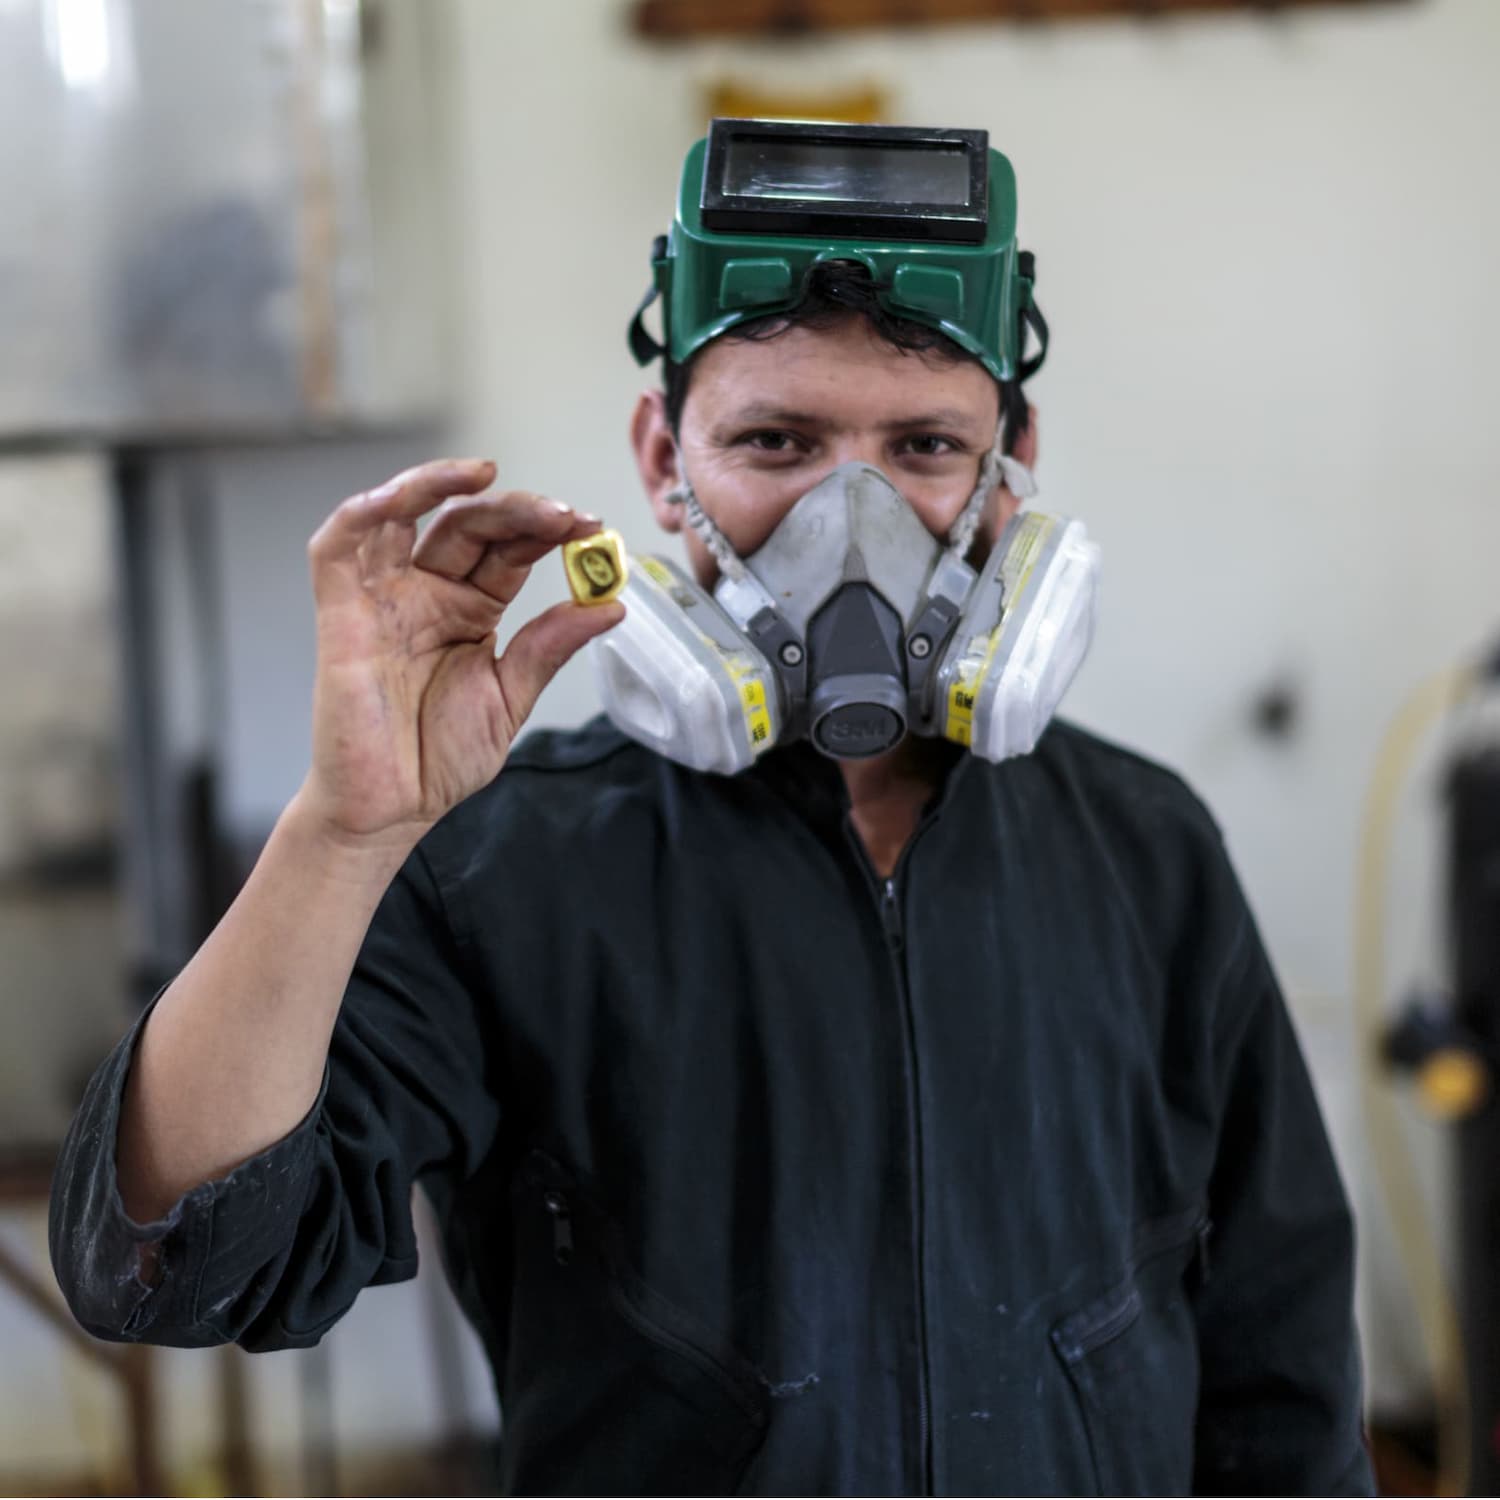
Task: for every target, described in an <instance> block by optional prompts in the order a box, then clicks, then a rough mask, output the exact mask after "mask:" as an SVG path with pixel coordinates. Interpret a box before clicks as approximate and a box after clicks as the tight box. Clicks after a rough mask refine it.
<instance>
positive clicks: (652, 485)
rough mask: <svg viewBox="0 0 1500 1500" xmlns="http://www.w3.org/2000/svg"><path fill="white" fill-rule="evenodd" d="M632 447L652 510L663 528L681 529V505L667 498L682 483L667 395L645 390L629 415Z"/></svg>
mask: <svg viewBox="0 0 1500 1500" xmlns="http://www.w3.org/2000/svg"><path fill="white" fill-rule="evenodd" d="M630 446H631V447H632V448H633V449H634V450H635V466H636V468H637V469H638V470H639V472H640V476H641V486H642V488H643V489H644V490H645V491H646V498H647V500H649V501H650V502H651V513H652V514H653V515H654V516H655V517H656V524H657V525H658V526H660V527H661V529H662V530H663V531H670V532H678V531H681V530H682V506H681V505H679V504H676V503H675V502H674V501H671V500H669V499H668V498H667V497H668V496H669V495H670V494H671V493H672V492H673V490H675V489H676V488H677V486H678V484H679V483H680V482H681V476H680V474H679V473H678V470H677V443H676V440H675V439H674V438H673V436H672V424H671V423H670V422H669V421H667V406H666V397H665V396H664V395H663V394H662V392H660V391H642V392H641V394H640V398H639V399H638V400H637V401H636V403H635V411H634V412H633V413H631V417H630Z"/></svg>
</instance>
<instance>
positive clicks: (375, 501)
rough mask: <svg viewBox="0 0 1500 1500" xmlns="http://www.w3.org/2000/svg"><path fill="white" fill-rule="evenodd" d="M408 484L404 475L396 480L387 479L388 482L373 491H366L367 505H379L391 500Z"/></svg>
mask: <svg viewBox="0 0 1500 1500" xmlns="http://www.w3.org/2000/svg"><path fill="white" fill-rule="evenodd" d="M405 483H406V479H405V476H404V475H398V476H397V477H396V478H395V479H387V480H386V482H385V483H384V484H382V485H380V486H379V487H378V488H376V489H373V490H366V491H365V504H366V505H379V504H380V502H381V501H382V500H389V499H390V498H391V496H392V495H394V494H395V493H396V491H397V490H399V489H400V488H401V486H402V485H403V484H405Z"/></svg>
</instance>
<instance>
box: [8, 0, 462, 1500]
mask: <svg viewBox="0 0 1500 1500" xmlns="http://www.w3.org/2000/svg"><path fill="white" fill-rule="evenodd" d="M431 26H432V21H431V14H430V10H429V7H426V6H420V5H411V6H396V5H380V4H379V3H378V0H255V3H253V4H247V3H245V0H5V3H4V4H0V187H3V190H4V202H5V212H4V214H3V215H0V327H3V328H4V330H5V337H4V339H3V340H0V552H3V554H4V559H3V560H4V561H5V562H6V563H7V564H8V574H9V576H10V577H11V582H12V583H13V584H14V585H15V586H14V587H8V588H7V589H6V590H5V591H4V595H3V599H0V617H3V625H4V627H5V635H4V641H5V650H4V651H3V652H0V670H3V672H4V683H3V700H0V701H3V705H4V706H3V709H0V714H3V723H0V788H3V795H0V938H3V941H0V996H3V999H4V1004H5V1007H6V1010H5V1019H4V1025H5V1035H6V1044H7V1045H6V1048H5V1049H3V1051H4V1055H5V1057H6V1058H7V1059H8V1060H7V1062H6V1064H5V1071H4V1073H3V1075H0V1081H3V1082H4V1085H5V1086H4V1089H3V1092H0V1202H4V1203H7V1204H9V1205H12V1206H23V1205H24V1204H26V1203H27V1202H30V1203H31V1204H32V1207H33V1212H35V1211H36V1210H37V1209H38V1208H39V1207H40V1205H41V1204H42V1203H45V1196H46V1183H47V1178H48V1173H49V1164H50V1160H51V1157H52V1154H53V1153H54V1151H55V1148H56V1144H57V1142H58V1140H59V1139H60V1136H61V1132H62V1130H63V1128H64V1126H65V1124H66V1121H67V1119H68V1117H69V1116H70V1114H71V1112H72V1110H73V1108H74V1106H75V1104H76V1102H77V1099H78V1096H79V1092H80V1090H81V1087H82V1083H83V1081H84V1079H85V1078H86V1076H87V1074H88V1073H89V1072H90V1071H91V1070H92V1068H93V1066H94V1065H95V1064H96V1063H97V1061H98V1060H99V1058H100V1057H101V1056H102V1055H103V1053H104V1051H105V1050H106V1049H107V1047H108V1045H109V1043H110V1042H111V1041H112V1040H113V1038H114V1037H115V1036H117V1035H118V1034H119V1032H120V1030H121V1029H122V1028H123V1026H124V1024H125V1023H126V1021H127V1020H128V1019H129V1017H130V1014H131V1012H132V1010H133V1008H134V1007H135V1006H136V1005H138V1004H139V1003H141V1002H142V1001H144V1000H145V999H146V998H147V997H149V995H150V994H151V993H152V992H154V990H155V989H157V988H158V987H159V985H160V984H161V983H162V982H163V981H164V980H165V979H166V978H168V977H170V976H171V975H172V974H173V973H175V971H176V970H177V969H178V968H179V967H180V966H181V965H182V963H183V962H184V961H185V960H186V958H187V957H188V956H189V955H190V954H191V953H192V951H193V950H194V949H195V948H196V947H197V945H198V943H199V942H200V941H201V939H202V938H203V936H204V935H205V934H206V932H207V930H208V929H209V927H211V926H212V924H213V923H214V922H215V921H216V920H217V918H218V915H219V913H220V911H221V910H222V907H223V905H224V904H225V903H226V902H227V900H228V899H229V898H230V897H231V896H232V894H233V891H234V889H236V888H237V884H238V879H239V876H240V874H241V873H242V872H241V871H240V870H239V869H238V868H237V867H236V863H235V860H234V859H233V858H232V857H230V856H227V855H226V853H225V851H226V847H227V846H226V841H225V839H224V837H223V831H222V824H221V820H220V818H219V811H218V807H217V805H216V781H217V774H218V766H217V764H216V759H215V747H216V744H217V743H218V740H217V738H216V728H217V726H216V717H217V716H220V715H221V714H222V704H223V699H222V695H221V693H220V691H219V689H218V686H217V684H218V683H219V682H220V680H221V679H222V668H223V663H222V660H221V659H220V654H219V651H218V648H219V646H220V645H221V643H222V629H221V627H220V625H219V623H218V622H219V619H220V611H219V609H218V600H217V599H216V597H215V589H216V587H217V580H218V578H219V576H220V574H219V572H218V570H217V569H216V568H215V566H214V563H215V557H214V542H215V538H214V536H213V532H212V517H213V507H212V506H211V505H209V504H207V503H206V502H207V501H209V500H211V499H212V496H211V495H208V494H206V493H205V492H204V491H205V485H206V483H207V480H206V478H205V476H207V475H209V474H211V473H212V465H211V464H210V463H208V462H198V461H197V459H196V458H195V455H199V456H202V457H204V458H205V459H206V458H208V457H210V456H211V455H212V454H213V452H214V451H215V450H217V449H219V448H221V447H222V446H224V445H226V444H234V445H236V446H237V447H239V448H241V449H242V448H243V447H245V446H246V445H261V444H265V445H273V444H274V445H277V446H278V447H280V448H281V449H282V450H284V449H285V448H286V446H287V445H288V444H292V443H301V442H305V441H310V440H315V439H319V440H321V439H326V438H330V437H335V438H340V439H343V440H345V441H349V440H351V439H364V438H366V437H375V436H378V435H381V434H386V435H389V434H391V433H392V432H397V431H402V432H410V431H414V430H418V429H424V428H427V427H429V426H430V425H431V424H432V423H433V422H435V421H436V420H438V419H440V418H441V416H442V414H443V411H444V408H445V404H446V394H447V393H446V390H445V385H444V379H443V375H444V370H445V366H446V360H445V358H444V350H443V347H442V334H443V329H444V325H445V317H444V313H443V309H442V308H441V306H440V305H439V301H438V299H439V295H440V278H439V277H437V276H434V275H433V274H432V273H431V269H430V264H429V261H430V253H431V245H432V243H433V237H434V234H435V232H436V226H437V224H438V223H439V222H440V221H441V218H442V207H443V205H442V203H441V202H440V200H439V194H438V191H437V179H436V178H435V176H434V173H433V169H432V163H433V161H434V160H435V159H436V158H437V157H438V156H439V155H440V152H439V150H438V148H437V146H436V143H435V139H434V129H435V122H434V121H433V120H432V119H431V118H430V117H429V113H428V105H429V102H430V100H431V98H432V88H431V65H430V63H431V59H430V51H431V46H432V38H431ZM7 576H8V575H7V568H4V567H0V581H4V580H5V578H6V577H7ZM23 582H24V583H25V585H26V586H25V587H22V586H21V584H22V583H23ZM267 607H268V608H274V607H275V606H274V605H273V604H272V603H271V602H270V601H269V600H268V603H267ZM185 658H186V659H187V660H188V661H189V662H190V663H191V666H192V670H191V671H190V672H184V670H183V665H182V664H183V661H184V659H185ZM185 678H187V679H190V680H188V681H186V682H185V681H184V679H185ZM7 1285H9V1286H10V1287H11V1289H12V1290H13V1291H15V1292H17V1293H18V1294H20V1295H21V1296H22V1298H24V1299H26V1300H27V1301H29V1302H30V1303H31V1304H32V1306H33V1307H34V1308H36V1309H37V1310H38V1311H40V1312H41V1314H42V1316H43V1317H44V1318H45V1317H49V1316H50V1315H51V1311H52V1309H51V1308H50V1307H48V1306H46V1305H43V1304H42V1303H40V1302H38V1300H37V1299H38V1296H39V1295H41V1294H39V1293H38V1291H37V1288H38V1287H42V1286H43V1281H42V1280H41V1279H40V1278H39V1277H38V1274H37V1273H36V1272H34V1271H33V1270H32V1269H31V1268H30V1267H29V1266H22V1265H18V1264H13V1263H12V1261H11V1259H10V1258H9V1257H7V1260H6V1262H5V1263H4V1264H0V1292H3V1291H4V1289H5V1287H6V1286H7ZM9 1311H10V1310H7V1312H8V1315H9ZM59 1331H60V1332H62V1333H63V1334H64V1335H66V1336H67V1337H74V1336H75V1335H76V1337H77V1338H78V1339H80V1340H84V1342H85V1343H87V1342H88V1341H87V1340H86V1338H85V1336H84V1335H83V1334H82V1333H81V1332H80V1331H79V1330H77V1329H75V1328H73V1327H72V1325H71V1321H68V1322H66V1323H65V1324H64V1325H61V1326H60V1328H59ZM101 1347H102V1346H101ZM8 1354H12V1355H14V1354H16V1351H15V1350H14V1349H12V1350H10V1351H8ZM17 1357H19V1356H17ZM322 1361H323V1356H321V1355H313V1356H311V1358H310V1359H309V1360H307V1361H305V1362H304V1363H303V1365H302V1366H301V1368H303V1369H304V1371H305V1372H306V1373H305V1375H304V1379H305V1380H306V1381H307V1382H308V1389H307V1391H306V1392H305V1394H306V1397H307V1400H306V1401H305V1403H304V1411H311V1412H314V1413H317V1412H322V1413H324V1414H325V1416H326V1413H327V1411H328V1401H327V1398H326V1391H323V1392H321V1393H320V1389H319V1386H320V1383H323V1384H326V1363H323V1362H322ZM131 1368H132V1370H133V1368H134V1367H133V1366H132V1367H131ZM219 1368H220V1370H221V1384H222V1398H223V1399H222V1402H221V1406H222V1411H223V1418H224V1420H223V1431H222V1436H223V1445H222V1452H223V1454H224V1470H225V1473H224V1476H223V1478H224V1483H225V1485H226V1486H227V1487H228V1489H227V1492H229V1493H250V1492H253V1485H252V1483H251V1482H250V1481H249V1478H248V1473H247V1470H248V1457H247V1455H248V1436H247V1432H248V1428H247V1422H246V1418H245V1411H244V1399H243V1397H244V1388H243V1376H242V1374H240V1373H239V1371H238V1367H237V1365H236V1364H235V1362H234V1360H233V1358H232V1357H231V1358H226V1359H224V1360H222V1361H221V1362H220V1366H219ZM143 1378H144V1377H143ZM135 1388H136V1387H133V1386H132V1387H130V1389H132V1390H134V1389H135ZM141 1388H142V1389H147V1388H148V1387H146V1386H143V1387H141ZM130 1411H131V1413H132V1422H131V1426H132V1428H138V1427H141V1426H150V1425H151V1420H150V1415H149V1402H147V1403H145V1404H143V1403H142V1402H139V1401H132V1404H131V1406H130ZM143 1413H145V1415H143ZM319 1425H320V1424H318V1423H317V1422H316V1421H313V1422H311V1423H310V1425H309V1438H308V1442H307V1444H306V1447H305V1453H306V1455H307V1456H308V1460H309V1462H308V1463H307V1464H305V1466H304V1475H303V1480H304V1484H305V1485H306V1486H308V1487H309V1491H310V1492H316V1493H330V1492H333V1487H332V1478H331V1474H330V1472H329V1459H328V1457H327V1455H328V1454H329V1453H330V1452H331V1443H330V1440H329V1433H328V1431H327V1423H326V1421H324V1422H323V1423H322V1424H321V1430H319V1431H313V1430H312V1428H313V1427H317V1426H319ZM134 1436H135V1438H136V1439H137V1440H138V1445H139V1444H141V1443H143V1444H144V1445H145V1447H144V1449H142V1450H140V1451H138V1454H137V1461H136V1463H135V1480H134V1483H135V1484H136V1485H138V1486H145V1487H146V1488H145V1489H144V1490H143V1492H146V1493H153V1492H158V1491H159V1489H160V1485H161V1469H160V1466H159V1464H160V1455H159V1453H158V1452H157V1450H156V1446H155V1443H154V1440H153V1437H152V1435H151V1433H149V1432H145V1433H141V1432H136V1433H134ZM25 1458H26V1455H25V1454H22V1455H20V1461H21V1462H22V1463H23V1464H24V1462H25ZM11 1461H14V1460H11Z"/></svg>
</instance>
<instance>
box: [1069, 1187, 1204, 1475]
mask: <svg viewBox="0 0 1500 1500" xmlns="http://www.w3.org/2000/svg"><path fill="white" fill-rule="evenodd" d="M1209 1230H1210V1224H1209V1220H1208V1216H1207V1213H1206V1212H1205V1211H1204V1209H1203V1208H1202V1206H1201V1205H1199V1206H1195V1207H1193V1208H1191V1209H1189V1210H1187V1211H1185V1212H1183V1213H1178V1214H1173V1215H1170V1216H1168V1217H1166V1218H1162V1219H1156V1220H1152V1221H1150V1222H1149V1223H1147V1224H1146V1225H1145V1226H1144V1227H1143V1229H1142V1231H1141V1232H1140V1233H1139V1234H1138V1235H1137V1237H1136V1248H1135V1253H1134V1255H1133V1257H1132V1264H1131V1270H1130V1274H1129V1275H1128V1276H1127V1277H1126V1278H1125V1279H1124V1280H1123V1281H1121V1282H1119V1283H1118V1284H1117V1285H1115V1286H1113V1287H1111V1288H1110V1290H1109V1291H1107V1292H1105V1293H1104V1294H1103V1295H1102V1296H1100V1297H1097V1298H1095V1299H1094V1300H1093V1301H1090V1302H1088V1303H1086V1304H1085V1305H1084V1306H1082V1307H1080V1308H1078V1309H1077V1310H1076V1311H1075V1312H1073V1313H1070V1314H1069V1315H1068V1316H1067V1317H1065V1318H1063V1319H1062V1320H1061V1321H1060V1322H1059V1323H1057V1324H1056V1325H1055V1326H1054V1328H1053V1329H1052V1347H1053V1349H1054V1350H1055V1351H1056V1353H1057V1356H1058V1358H1059V1359H1060V1360H1061V1361H1062V1364H1063V1368H1064V1369H1065V1370H1066V1372H1067V1375H1068V1379H1069V1381H1070V1382H1071V1384H1072V1386H1073V1390H1074V1393H1075V1395H1076V1396H1077V1399H1078V1403H1079V1408H1080V1411H1081V1414H1082V1417H1083V1422H1084V1426H1085V1428H1086V1429H1087V1431H1088V1439H1089V1449H1090V1456H1091V1458H1092V1460H1093V1466H1094V1479H1095V1483H1096V1486H1097V1493H1099V1494H1101V1495H1185V1494H1187V1493H1188V1492H1189V1490H1190V1488H1191V1485H1192V1478H1193V1423H1194V1414H1195V1412H1196V1410H1197V1405H1198V1350H1197V1336H1196V1330H1195V1327H1194V1323H1193V1313H1192V1307H1191V1303H1190V1300H1189V1297H1188V1295H1187V1281H1188V1278H1189V1277H1190V1276H1196V1277H1199V1278H1201V1277H1203V1276H1206V1274H1207V1265H1208V1261H1207V1244H1208V1235H1209Z"/></svg>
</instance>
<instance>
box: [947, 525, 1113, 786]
mask: <svg viewBox="0 0 1500 1500" xmlns="http://www.w3.org/2000/svg"><path fill="white" fill-rule="evenodd" d="M1098 574H1099V548H1098V545H1097V544H1096V543H1094V542H1092V541H1090V540H1089V536H1088V530H1087V528H1086V527H1085V526H1084V524H1083V522H1082V521H1070V522H1068V524H1067V527H1066V529H1065V530H1064V532H1063V535H1062V537H1061V538H1060V540H1059V542H1058V546H1057V551H1056V553H1055V554H1054V555H1053V557H1052V559H1051V560H1050V562H1049V564H1048V566H1047V567H1046V568H1045V569H1043V570H1041V571H1040V576H1038V575H1033V576H1032V578H1031V579H1030V580H1029V583H1028V586H1027V589H1026V592H1025V594H1024V595H1023V596H1022V597H1020V598H1018V599H1015V600H1013V601H1011V603H1010V605H1009V607H1008V608H1007V611H1006V613H1007V615H1009V616H1010V618H1009V619H1008V620H1007V621H1005V622H1003V623H1002V626H1001V632H1002V633H1001V642H1000V646H999V650H998V652H997V653H996V659H995V661H994V662H993V663H992V665H991V667H990V671H989V673H988V680H987V681H986V682H985V684H984V687H983V689H982V691H981V695H980V701H979V704H978V705H977V708H976V712H975V718H974V738H973V743H972V747H971V748H972V749H973V751H974V753H975V754H976V755H980V756H983V757H984V758H985V759H986V760H994V761H998V760H1004V759H1006V758H1007V757H1009V756H1012V755H1026V754H1029V753H1030V751H1032V750H1033V749H1034V748H1035V747H1036V742H1037V741H1038V740H1039V739H1040V738H1041V736H1042V731H1043V730H1044V729H1046V727H1047V725H1048V723H1049V722H1050V720H1051V718H1052V716H1053V714H1054V713H1056V711H1057V706H1058V704H1059V703H1061V702H1062V698H1063V694H1064V693H1066V692H1067V690H1068V688H1069V686H1070V685H1071V683H1072V681H1073V678H1074V676H1075V675H1076V674H1077V672H1078V668H1079V667H1080V666H1081V665H1082V664H1083V659H1084V657H1085V656H1086V655H1087V654H1088V649H1089V644H1090V642H1091V641H1092V640H1093V635H1094V619H1095V612H1096V607H1097V599H1098V587H1097V584H1098ZM986 700H987V701H986Z"/></svg>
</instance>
